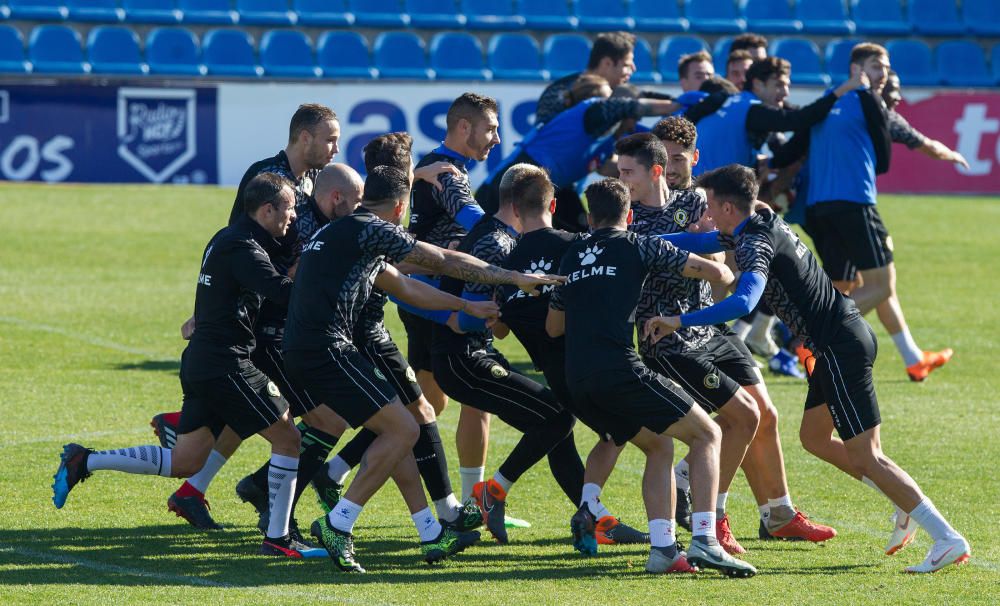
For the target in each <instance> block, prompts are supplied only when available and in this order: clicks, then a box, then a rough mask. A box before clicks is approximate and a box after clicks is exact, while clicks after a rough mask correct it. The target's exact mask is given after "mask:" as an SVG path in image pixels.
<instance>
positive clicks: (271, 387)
mask: <svg viewBox="0 0 1000 606" xmlns="http://www.w3.org/2000/svg"><path fill="white" fill-rule="evenodd" d="M267 395H269V396H271V397H272V398H280V397H281V391H280V390H279V389H278V386H277V385H275V384H274V381H268V382H267Z"/></svg>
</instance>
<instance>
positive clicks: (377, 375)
mask: <svg viewBox="0 0 1000 606" xmlns="http://www.w3.org/2000/svg"><path fill="white" fill-rule="evenodd" d="M374 370H375V376H376V377H378V378H380V379H382V380H383V381H385V375H384V374H382V371H381V370H379V369H377V368H376V369H374Z"/></svg>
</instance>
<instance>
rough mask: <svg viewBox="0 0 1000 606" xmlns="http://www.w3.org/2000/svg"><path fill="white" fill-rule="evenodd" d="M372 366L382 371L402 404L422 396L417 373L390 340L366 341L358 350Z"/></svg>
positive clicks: (412, 401) (410, 402)
mask: <svg viewBox="0 0 1000 606" xmlns="http://www.w3.org/2000/svg"><path fill="white" fill-rule="evenodd" d="M358 351H360V352H361V355H363V356H364V357H365V358H366V359H367V360H368V361H369V362H371V363H372V365H373V366H374V367H375V368H377V369H379V370H380V371H382V374H383V375H385V378H387V379H389V383H392V388H393V389H394V390H396V395H398V396H399V399H400V400H402V401H403V404H404V405H406V404H412V403H414V402H416V401H417V400H419V399H420V396H421V395H422V394H423V392H422V391H420V384H418V383H417V373H416V372H414V371H413V369H412V368H410V365H409V364H407V363H406V358H404V357H403V353H402V352H401V351H399V347H397V346H396V344H395V343H394V342H393V341H392V339H384V340H380V341H367V342H365V343H363V344H362V345H361V347H359V348H358Z"/></svg>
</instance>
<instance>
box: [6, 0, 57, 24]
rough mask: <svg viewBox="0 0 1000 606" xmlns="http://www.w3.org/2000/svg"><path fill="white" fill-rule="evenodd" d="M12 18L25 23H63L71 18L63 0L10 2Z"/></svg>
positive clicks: (16, 0)
mask: <svg viewBox="0 0 1000 606" xmlns="http://www.w3.org/2000/svg"><path fill="white" fill-rule="evenodd" d="M7 4H8V5H9V6H10V18H11V19H19V20H24V21H63V20H65V19H66V18H67V17H69V9H67V8H66V7H65V6H64V4H63V0H9V1H8V2H7Z"/></svg>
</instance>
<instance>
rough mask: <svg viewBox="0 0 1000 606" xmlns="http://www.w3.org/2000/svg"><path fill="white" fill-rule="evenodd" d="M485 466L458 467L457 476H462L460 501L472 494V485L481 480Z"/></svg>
mask: <svg viewBox="0 0 1000 606" xmlns="http://www.w3.org/2000/svg"><path fill="white" fill-rule="evenodd" d="M485 474H486V468H485V467H459V468H458V477H460V478H462V502H463V503H464V502H466V501H468V500H469V497H471V496H472V487H473V486H475V485H476V484H478V483H480V482H482V481H483V476H484V475H485Z"/></svg>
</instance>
